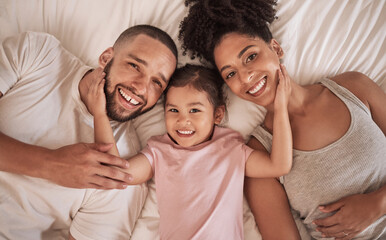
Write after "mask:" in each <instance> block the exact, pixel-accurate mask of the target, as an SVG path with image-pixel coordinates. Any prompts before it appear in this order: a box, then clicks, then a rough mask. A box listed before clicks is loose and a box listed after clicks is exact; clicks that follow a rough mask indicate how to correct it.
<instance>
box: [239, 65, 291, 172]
mask: <svg viewBox="0 0 386 240" xmlns="http://www.w3.org/2000/svg"><path fill="white" fill-rule="evenodd" d="M280 68H281V71H280V70H278V76H279V84H278V87H277V90H276V97H275V101H274V117H273V137H272V149H271V154H270V155H269V154H268V152H266V151H253V152H252V153H251V155H250V156H249V158H248V160H247V163H246V167H245V174H246V175H247V176H248V177H259V178H266V177H279V176H282V175H285V174H287V173H288V172H289V171H290V170H291V166H292V132H291V126H290V122H289V117H288V100H289V96H290V94H291V83H290V78H289V76H288V74H287V71H286V69H285V67H284V66H283V65H280ZM256 142H257V140H256V139H255V138H251V140H250V142H249V145H252V146H253V145H255V144H256Z"/></svg>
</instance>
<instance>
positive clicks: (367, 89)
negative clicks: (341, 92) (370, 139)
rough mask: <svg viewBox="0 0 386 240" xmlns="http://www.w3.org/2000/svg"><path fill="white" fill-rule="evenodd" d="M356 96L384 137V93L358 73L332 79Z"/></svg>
mask: <svg viewBox="0 0 386 240" xmlns="http://www.w3.org/2000/svg"><path fill="white" fill-rule="evenodd" d="M332 80H334V81H335V82H336V83H338V84H339V85H341V86H343V87H345V88H347V89H348V90H349V91H350V92H352V93H353V94H354V95H355V96H357V97H358V98H359V99H360V100H361V101H362V102H363V103H364V104H365V105H366V106H367V107H368V108H369V109H370V111H371V116H372V118H373V120H374V122H375V123H376V124H377V125H378V126H379V128H380V129H381V130H382V132H383V134H385V135H386V108H385V103H386V93H385V92H384V91H383V90H382V89H381V88H380V87H379V86H378V85H377V84H376V83H375V82H374V81H373V80H371V79H370V78H368V77H367V76H366V75H364V74H362V73H359V72H346V73H342V74H340V75H337V76H335V77H333V78H332Z"/></svg>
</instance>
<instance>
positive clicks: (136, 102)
mask: <svg viewBox="0 0 386 240" xmlns="http://www.w3.org/2000/svg"><path fill="white" fill-rule="evenodd" d="M130 102H131V103H132V104H134V105H138V103H139V102H138V101H136V100H135V99H133V98H132V99H131V100H130Z"/></svg>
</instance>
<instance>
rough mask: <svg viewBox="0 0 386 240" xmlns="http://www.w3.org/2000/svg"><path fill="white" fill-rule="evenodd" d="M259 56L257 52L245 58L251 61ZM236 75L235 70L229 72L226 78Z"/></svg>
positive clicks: (247, 61) (246, 61)
mask: <svg viewBox="0 0 386 240" xmlns="http://www.w3.org/2000/svg"><path fill="white" fill-rule="evenodd" d="M256 56H257V53H252V54H251V55H249V56H248V57H247V58H246V60H245V63H249V62H250V61H252V60H253V59H255V58H256ZM234 75H236V72H235V71H233V72H230V73H228V75H226V76H225V80H227V79H229V78H231V77H233V76H234Z"/></svg>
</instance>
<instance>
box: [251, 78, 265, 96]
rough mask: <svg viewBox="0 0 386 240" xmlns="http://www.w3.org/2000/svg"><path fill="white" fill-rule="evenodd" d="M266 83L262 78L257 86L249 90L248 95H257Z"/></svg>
mask: <svg viewBox="0 0 386 240" xmlns="http://www.w3.org/2000/svg"><path fill="white" fill-rule="evenodd" d="M266 82H267V79H265V78H264V79H263V80H261V81H260V82H259V84H257V86H256V87H255V88H254V89H252V90H249V91H248V93H250V94H255V93H257V92H258V91H259V90H260V89H261V88H262V87H263V86H264V85H265V83H266Z"/></svg>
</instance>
